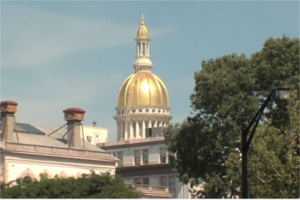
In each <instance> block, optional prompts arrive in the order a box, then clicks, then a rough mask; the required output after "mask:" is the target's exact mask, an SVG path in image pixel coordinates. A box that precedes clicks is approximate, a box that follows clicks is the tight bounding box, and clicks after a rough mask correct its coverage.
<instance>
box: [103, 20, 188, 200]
mask: <svg viewBox="0 0 300 200" xmlns="http://www.w3.org/2000/svg"><path fill="white" fill-rule="evenodd" d="M141 19H142V22H141V25H140V28H139V29H138V32H137V36H136V39H135V42H136V60H135V62H134V64H133V67H134V70H135V73H134V74H132V75H130V76H129V77H128V78H126V79H125V81H124V82H123V84H122V85H121V87H120V90H119V95H118V105H117V107H116V111H117V112H116V115H115V116H114V119H115V120H116V121H117V134H118V135H117V141H116V142H108V143H101V144H98V146H99V147H101V148H102V149H103V150H105V151H107V152H113V153H114V155H115V156H116V157H117V158H118V159H120V161H119V162H118V167H117V168H116V174H119V175H121V176H122V177H123V178H124V181H125V183H127V184H134V185H136V187H137V188H140V189H141V190H142V191H143V193H144V194H149V195H150V193H152V194H151V195H150V196H151V197H152V198H153V197H157V198H165V197H169V198H170V197H171V198H183V199H185V198H189V197H190V195H189V190H188V186H187V185H184V184H183V183H182V182H180V181H179V180H178V179H177V178H176V175H175V173H174V172H173V170H172V168H171V167H170V164H169V162H168V152H167V150H166V145H165V139H164V136H163V128H164V127H167V126H168V123H169V122H170V120H171V119H172V116H171V115H170V104H169V94H168V90H167V87H166V86H165V84H164V82H163V81H162V80H161V79H160V78H159V77H158V76H157V75H155V74H153V73H152V72H151V69H152V67H153V63H152V62H151V60H150V37H149V32H148V29H147V27H146V25H145V21H144V16H142V18H141ZM164 192H166V194H165V196H163V193H164ZM153 193H154V195H153Z"/></svg>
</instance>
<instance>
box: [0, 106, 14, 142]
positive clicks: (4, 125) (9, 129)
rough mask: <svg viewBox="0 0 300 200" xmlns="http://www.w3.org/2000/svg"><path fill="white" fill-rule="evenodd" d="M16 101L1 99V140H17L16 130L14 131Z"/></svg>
mask: <svg viewBox="0 0 300 200" xmlns="http://www.w3.org/2000/svg"><path fill="white" fill-rule="evenodd" d="M17 106H18V103H17V102H15V101H2V102H1V103H0V108H1V121H2V122H1V133H2V136H1V140H3V139H4V140H6V141H10V142H18V133H17V130H16V132H14V126H16V119H15V113H16V112H17Z"/></svg>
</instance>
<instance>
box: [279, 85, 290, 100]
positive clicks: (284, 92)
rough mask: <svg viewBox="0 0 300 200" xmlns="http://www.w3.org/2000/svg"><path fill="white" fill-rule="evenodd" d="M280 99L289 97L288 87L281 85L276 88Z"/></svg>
mask: <svg viewBox="0 0 300 200" xmlns="http://www.w3.org/2000/svg"><path fill="white" fill-rule="evenodd" d="M276 89H277V91H278V94H279V98H280V99H289V98H290V96H291V87H290V86H288V85H282V86H279V87H277V88H276Z"/></svg>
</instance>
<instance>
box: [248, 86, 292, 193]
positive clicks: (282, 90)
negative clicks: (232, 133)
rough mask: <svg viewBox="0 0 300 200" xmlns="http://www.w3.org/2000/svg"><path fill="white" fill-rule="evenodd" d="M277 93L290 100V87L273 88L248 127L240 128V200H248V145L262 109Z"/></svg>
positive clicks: (280, 96)
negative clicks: (241, 199)
mask: <svg viewBox="0 0 300 200" xmlns="http://www.w3.org/2000/svg"><path fill="white" fill-rule="evenodd" d="M276 91H278V93H279V94H278V96H279V98H280V99H289V98H290V87H289V86H287V85H284V86H279V87H276V88H274V89H273V90H272V91H271V93H270V94H269V96H268V97H267V99H266V100H265V102H264V103H263V104H262V106H261V107H260V109H259V110H258V112H257V113H256V114H255V116H254V118H253V119H252V120H251V122H250V123H249V125H248V126H247V127H246V128H244V124H243V127H242V198H243V199H247V198H248V177H247V175H248V172H247V163H248V160H247V153H248V150H249V146H250V143H251V141H252V138H253V136H254V133H255V130H256V127H257V125H258V123H259V120H260V118H261V116H262V114H263V112H264V109H265V108H266V107H267V105H268V103H269V102H270V100H271V98H272V95H273V94H274V93H275V92H276ZM253 125H254V127H253V129H252V132H251V134H250V136H249V139H248V140H247V138H248V133H249V131H250V129H251V127H252V126H253Z"/></svg>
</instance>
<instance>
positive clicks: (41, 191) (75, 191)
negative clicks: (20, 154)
mask: <svg viewBox="0 0 300 200" xmlns="http://www.w3.org/2000/svg"><path fill="white" fill-rule="evenodd" d="M140 195H141V194H140V193H139V192H138V191H136V190H135V189H134V188H133V187H131V186H127V185H125V184H124V183H123V180H122V179H121V178H120V177H118V176H117V177H114V176H112V175H110V174H109V173H103V174H101V175H98V174H96V173H95V172H92V173H91V174H83V175H82V177H80V178H77V179H75V178H74V177H70V178H58V177H55V178H53V179H49V178H48V177H47V175H46V174H41V180H40V181H37V180H33V181H31V182H28V181H27V182H25V181H24V180H17V185H15V186H11V184H7V185H4V184H2V185H1V198H76V199H80V198H105V199H108V198H123V199H124V198H139V197H140Z"/></svg>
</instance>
